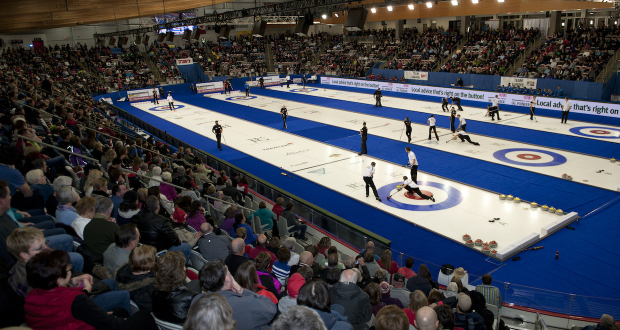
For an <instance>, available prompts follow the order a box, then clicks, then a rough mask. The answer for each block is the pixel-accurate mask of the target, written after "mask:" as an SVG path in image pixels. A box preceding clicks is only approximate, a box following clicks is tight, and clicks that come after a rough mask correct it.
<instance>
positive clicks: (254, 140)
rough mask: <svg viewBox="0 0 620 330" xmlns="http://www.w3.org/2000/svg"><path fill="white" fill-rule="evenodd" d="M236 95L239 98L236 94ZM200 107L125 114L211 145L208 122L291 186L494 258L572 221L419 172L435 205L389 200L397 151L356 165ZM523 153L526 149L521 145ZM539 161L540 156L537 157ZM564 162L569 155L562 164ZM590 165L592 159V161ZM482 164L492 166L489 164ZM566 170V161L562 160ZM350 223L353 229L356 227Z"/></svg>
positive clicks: (273, 103) (352, 154)
mask: <svg viewBox="0 0 620 330" xmlns="http://www.w3.org/2000/svg"><path fill="white" fill-rule="evenodd" d="M236 95H239V96H240V95H241V94H236ZM210 97H213V98H218V99H220V98H221V99H227V98H232V99H231V100H227V101H229V102H242V101H241V100H238V101H237V100H235V97H236V96H231V95H219V94H218V95H211V96H210ZM237 98H238V97H237ZM239 99H245V100H244V101H243V102H248V101H251V102H252V103H251V104H250V103H247V105H248V106H249V107H248V108H249V109H252V108H253V107H256V108H259V109H264V110H268V111H276V112H279V109H280V107H281V106H282V104H287V106H288V108H289V111H290V115H291V116H293V117H295V116H298V115H299V116H302V114H303V113H306V114H308V115H311V116H312V118H308V119H309V120H315V121H321V120H326V121H327V120H329V121H330V123H331V124H332V125H337V126H340V127H346V128H350V129H355V130H357V129H359V128H361V121H364V120H366V121H367V125H368V127H369V134H379V135H385V136H386V137H388V138H394V139H397V138H398V134H400V129H399V130H398V132H397V131H395V128H394V127H398V128H400V125H401V124H402V123H401V122H396V121H393V120H392V121H390V120H387V119H385V118H378V117H372V116H367V115H363V116H362V115H356V116H354V117H355V118H354V119H352V118H351V117H352V116H351V113H350V112H347V113H346V115H347V116H348V120H349V121H351V120H353V121H355V120H357V121H356V122H347V121H345V120H344V117H343V116H344V114H343V113H339V112H337V111H334V110H333V109H329V111H328V112H327V111H325V112H324V113H325V117H323V118H322V119H319V117H322V116H318V114H320V113H321V112H320V111H322V110H320V109H319V110H316V109H313V108H312V106H310V105H307V104H293V103H291V102H284V103H283V101H282V100H277V99H270V98H267V97H262V96H256V97H252V98H249V100H248V99H246V98H244V97H241V98H239ZM205 101H206V102H204V104H205V107H198V106H194V105H191V104H188V103H184V102H179V101H175V105H176V106H177V107H178V108H177V110H176V111H175V112H172V111H169V110H168V111H166V110H165V109H166V106H157V107H155V106H154V105H153V104H152V102H137V103H132V106H133V107H135V108H137V109H140V110H142V111H144V112H147V113H149V114H151V115H154V116H157V117H159V118H162V119H164V120H166V121H168V122H169V123H171V124H176V125H178V126H180V127H183V128H185V129H187V130H190V131H193V132H195V133H197V134H200V135H203V136H205V137H207V138H209V139H211V140H215V135H214V134H212V133H211V128H212V126H213V125H214V122H215V120H219V123H220V124H221V125H222V126H223V127H224V139H223V141H222V143H223V145H224V148H234V149H236V150H238V151H240V152H242V153H245V154H247V155H250V156H253V157H255V158H257V159H260V160H262V161H264V162H266V163H269V164H272V165H274V166H277V167H281V168H283V169H285V170H286V173H290V175H291V176H292V178H291V180H294V179H295V177H296V176H299V177H302V178H305V179H307V180H310V181H313V182H315V183H317V184H319V185H322V186H324V187H326V188H329V189H331V190H334V191H337V192H339V193H341V194H344V195H347V196H349V197H351V198H353V199H356V200H358V201H360V202H362V203H366V204H368V205H371V206H372V207H375V208H377V209H379V210H381V211H384V212H386V213H389V214H392V215H394V216H396V217H398V218H400V219H402V220H404V221H408V222H411V223H413V224H415V225H417V226H421V227H423V228H425V229H427V230H430V231H433V232H435V233H438V234H440V235H442V236H444V237H447V238H450V239H452V240H454V241H456V242H458V243H460V244H463V245H464V244H465V242H464V241H463V240H462V235H464V234H465V233H468V234H470V235H471V236H472V238H473V239H481V240H482V241H484V242H490V241H496V242H498V247H497V248H496V250H497V251H498V257H500V255H502V254H503V255H504V257H506V256H508V255H510V254H511V253H512V252H516V249H517V248H521V247H525V246H527V245H529V244H531V243H533V242H535V241H536V240H538V239H539V238H542V237H544V236H545V235H548V234H551V233H552V232H553V230H555V229H556V227H557V225H558V223H561V221H562V219H567V217H574V216H575V214H574V213H572V214H569V215H558V214H552V213H550V212H545V211H542V210H541V209H540V208H534V207H531V206H530V205H529V204H528V203H515V202H512V201H501V200H499V199H498V195H497V194H495V193H493V192H489V191H486V190H483V189H479V188H476V187H473V186H469V185H465V184H462V183H459V182H456V181H451V180H447V179H444V178H441V177H438V176H434V175H430V174H428V173H423V172H418V183H419V186H420V189H421V190H422V191H423V192H429V193H432V194H433V195H434V197H435V199H436V202H435V203H433V202H431V201H430V200H429V201H427V200H417V199H411V198H408V197H406V196H405V194H404V191H399V192H396V191H395V190H394V188H395V187H396V185H398V184H400V183H402V176H404V175H406V176H409V169H408V168H405V167H404V166H402V165H404V164H405V163H406V162H407V161H406V154H405V151H404V150H402V153H403V163H402V164H395V163H391V162H387V161H384V160H381V159H375V158H373V157H372V156H366V155H364V156H361V157H360V156H358V155H357V151H358V150H359V144H357V145H356V146H355V147H354V148H353V151H352V150H348V149H344V148H339V147H335V146H332V145H329V144H326V143H323V142H318V141H315V140H312V139H309V138H305V137H301V136H299V135H295V134H292V133H289V132H287V131H282V130H279V129H275V128H271V127H267V126H264V125H260V124H256V123H253V122H250V121H246V120H243V119H239V118H237V117H233V116H228V115H224V114H222V113H219V112H215V111H211V110H209V109H208V106H207V104H208V99H207V98H205ZM261 105H264V106H261ZM296 107H297V108H296ZM317 111H318V112H317ZM343 112H345V111H343ZM392 122H394V123H392ZM290 124H291V123H289V125H290ZM386 124H387V125H386ZM382 125H383V126H382ZM392 125H398V126H392ZM375 126H377V127H375ZM424 132H426V133H424ZM445 133H447V131H446V130H442V132H441V134H442V135H443V134H445ZM424 134H427V128H423V127H422V126H421V125H417V126H414V135H415V136H417V140H415V139H414V141H417V142H416V145H419V146H424V147H430V148H442V150H444V149H443V148H445V151H446V152H459V153H467V150H473V149H472V148H478V149H475V150H483V151H484V153H485V154H487V155H482V154H472V157H483V156H484V157H490V156H488V155H490V154H491V153H494V152H495V151H494V150H496V148H500V147H501V148H503V149H509V148H513V149H514V148H518V147H519V146H518V144H514V145H513V144H509V143H508V142H506V141H504V143H506V145H505V146H494V147H486V148H482V147H475V146H473V145H468V144H463V143H461V142H460V141H452V142H451V143H448V144H446V143H445V140H446V137H445V136H440V141H439V142H440V143H439V144H436V143H434V144H429V145H426V144H425V143H426V142H428V140H426V142H424ZM353 135H356V134H355V132H353ZM426 137H427V136H426ZM472 140H473V141H477V140H479V141H478V142H480V143H481V144H482V143H484V144H486V142H487V141H486V140H484V142H483V140H482V137H478V136H475V135H472ZM528 148H532V147H531V146H529V145H528ZM413 149H414V151H415V149H416V148H415V147H414V148H413ZM524 152H525V151H524ZM527 154H528V155H530V154H532V155H538V154H536V153H534V152H530V151H527ZM541 154H545V153H544V152H541ZM519 155H520V154H519V151H517V154H515V155H512V154H507V156H506V157H507V158H508V159H513V158H514V159H521V158H519ZM468 156H469V155H468ZM570 157H571V156H570V155H568V157H567V159H569V158H570ZM580 157H583V156H580ZM534 158H536V157H534ZM593 159H595V158H594V157H593ZM535 160H536V161H539V162H543V161H546V160H547V158H544V157H543V156H540V159H535ZM373 161H374V162H376V163H377V165H376V174H375V176H374V182H375V185H376V187H377V189H378V190H379V195H380V197H381V199H382V202H379V201H376V200H375V199H374V197H373V196H372V191H371V193H370V194H371V195H370V197H366V196H365V186H364V183H363V180H362V174H363V171H364V168H365V167H366V166H368V165H370V163H371V162H373ZM489 161H492V160H491V159H489ZM587 161H588V160H586V162H587ZM498 162H499V161H498ZM567 162H569V161H568V160H567ZM607 162H609V161H607ZM569 163H571V164H570V166H574V167H575V168H578V167H579V166H580V163H579V162H578V161H577V160H576V159H575V160H571V161H570V162H569ZM504 165H509V164H504ZM513 165H514V164H513ZM509 166H510V165H509ZM514 166H517V165H514ZM566 166H569V165H566ZM576 170H577V169H575V171H576ZM420 171H424V160H423V159H420ZM600 184H603V182H600ZM393 193H394V195H393V197H392V198H391V199H390V200H388V199H387V196H388V195H391V194H393ZM495 218H498V220H496V221H493V222H490V221H489V220H493V219H495ZM349 220H350V221H352V222H355V219H349Z"/></svg>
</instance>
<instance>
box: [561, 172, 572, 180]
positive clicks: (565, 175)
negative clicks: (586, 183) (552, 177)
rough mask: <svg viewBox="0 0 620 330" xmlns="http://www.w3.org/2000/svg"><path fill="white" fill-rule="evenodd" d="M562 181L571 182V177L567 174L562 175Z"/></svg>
mask: <svg viewBox="0 0 620 330" xmlns="http://www.w3.org/2000/svg"><path fill="white" fill-rule="evenodd" d="M562 179H566V180H569V181H573V177H572V176H570V175H568V174H566V173H564V174H562Z"/></svg>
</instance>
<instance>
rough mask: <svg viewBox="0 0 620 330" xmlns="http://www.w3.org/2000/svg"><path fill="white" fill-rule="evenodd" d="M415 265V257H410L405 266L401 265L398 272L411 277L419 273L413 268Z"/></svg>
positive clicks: (406, 277)
mask: <svg viewBox="0 0 620 330" xmlns="http://www.w3.org/2000/svg"><path fill="white" fill-rule="evenodd" d="M412 267H413V258H412V257H409V258H407V259H406V260H405V267H400V268H399V269H398V272H399V273H401V274H403V275H405V279H409V278H410V277H412V276H416V275H417V274H416V273H415V272H414V271H413V270H411V268H412Z"/></svg>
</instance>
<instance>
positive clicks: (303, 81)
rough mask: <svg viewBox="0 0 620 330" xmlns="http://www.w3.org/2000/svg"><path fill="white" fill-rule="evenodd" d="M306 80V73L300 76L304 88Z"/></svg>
mask: <svg viewBox="0 0 620 330" xmlns="http://www.w3.org/2000/svg"><path fill="white" fill-rule="evenodd" d="M306 81H307V79H306V75H304V76H303V77H302V78H301V82H302V83H304V89H305V88H306Z"/></svg>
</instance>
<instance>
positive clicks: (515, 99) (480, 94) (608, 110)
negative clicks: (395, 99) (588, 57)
mask: <svg viewBox="0 0 620 330" xmlns="http://www.w3.org/2000/svg"><path fill="white" fill-rule="evenodd" d="M517 79H521V78H517ZM321 84H325V85H334V86H346V87H356V88H363V89H369V90H375V89H377V88H381V90H384V91H395V92H400V93H407V94H417V95H425V96H436V97H452V96H457V97H459V98H461V100H468V101H477V102H483V103H489V104H490V103H491V99H492V98H494V97H495V95H497V96H498V98H499V104H500V107H501V105H502V104H507V105H512V106H521V107H529V106H530V101H531V100H532V98H533V96H534V95H528V94H512V93H498V92H487V91H477V90H464V89H462V88H456V87H452V88H450V87H434V86H424V85H412V84H401V83H390V82H383V81H372V80H358V79H345V78H334V77H321ZM570 101H571V103H572V105H573V107H572V109H571V112H573V113H575V112H577V113H585V114H590V115H599V116H606V117H614V118H620V104H614V103H601V102H592V101H581V100H570ZM563 104H564V99H563V98H558V97H544V96H536V109H548V110H557V111H562V105H563Z"/></svg>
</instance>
